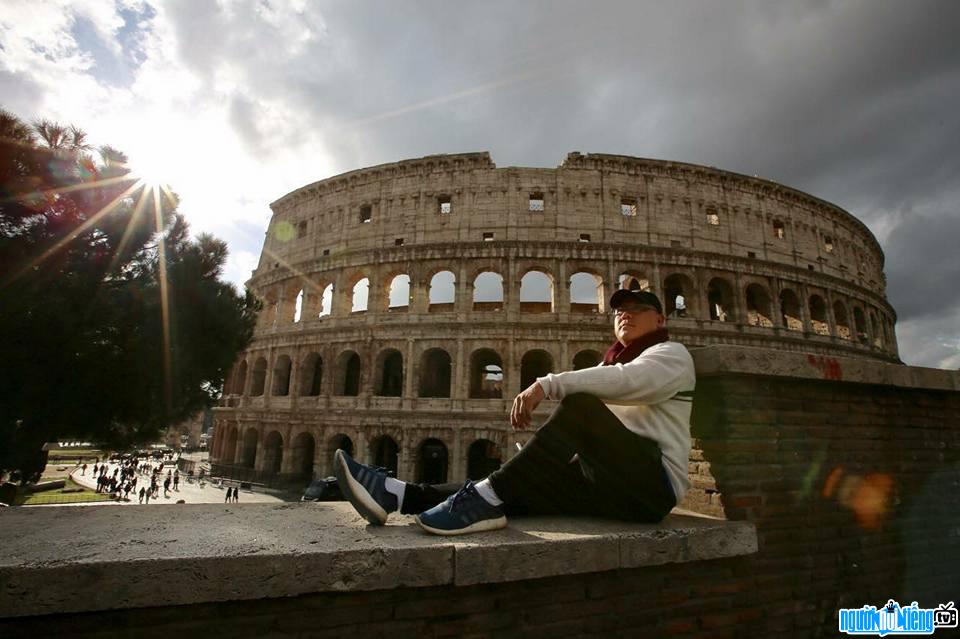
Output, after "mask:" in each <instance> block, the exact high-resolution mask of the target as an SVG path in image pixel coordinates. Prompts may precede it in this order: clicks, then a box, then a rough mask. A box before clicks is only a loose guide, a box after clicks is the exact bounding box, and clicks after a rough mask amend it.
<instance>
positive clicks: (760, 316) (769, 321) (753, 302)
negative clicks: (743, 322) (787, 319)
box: [746, 283, 773, 328]
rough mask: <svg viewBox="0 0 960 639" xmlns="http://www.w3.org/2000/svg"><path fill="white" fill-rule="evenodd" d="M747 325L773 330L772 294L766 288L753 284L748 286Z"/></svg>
mask: <svg viewBox="0 0 960 639" xmlns="http://www.w3.org/2000/svg"><path fill="white" fill-rule="evenodd" d="M746 298H747V323H748V324H749V325H750V326H762V327H764V328H773V315H772V314H771V312H770V293H769V292H768V291H767V289H766V287H764V286H762V285H760V284H757V283H753V284H748V285H747V290H746Z"/></svg>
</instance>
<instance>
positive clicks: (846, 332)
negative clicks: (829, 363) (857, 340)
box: [833, 300, 852, 339]
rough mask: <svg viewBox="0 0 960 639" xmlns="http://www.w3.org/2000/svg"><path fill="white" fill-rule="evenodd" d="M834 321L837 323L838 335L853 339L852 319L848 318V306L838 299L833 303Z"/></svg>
mask: <svg viewBox="0 0 960 639" xmlns="http://www.w3.org/2000/svg"><path fill="white" fill-rule="evenodd" d="M833 321H834V322H836V325H837V336H838V337H841V338H842V339H851V338H852V336H851V334H850V320H849V319H848V318H847V307H846V306H844V305H843V302H841V301H840V300H837V301H836V302H834V303H833Z"/></svg>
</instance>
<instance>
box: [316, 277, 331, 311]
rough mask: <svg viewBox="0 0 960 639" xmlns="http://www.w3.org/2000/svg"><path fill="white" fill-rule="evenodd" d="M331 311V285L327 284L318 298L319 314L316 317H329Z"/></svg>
mask: <svg viewBox="0 0 960 639" xmlns="http://www.w3.org/2000/svg"><path fill="white" fill-rule="evenodd" d="M332 310H333V284H327V286H326V288H324V289H323V295H321V296H320V314H319V315H317V317H324V316H326V315H329V314H330V312H331V311H332Z"/></svg>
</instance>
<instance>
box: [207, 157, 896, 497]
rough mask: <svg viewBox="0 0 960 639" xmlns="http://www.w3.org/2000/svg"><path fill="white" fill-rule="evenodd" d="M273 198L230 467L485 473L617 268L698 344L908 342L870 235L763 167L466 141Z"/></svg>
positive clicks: (445, 476) (585, 354) (285, 471)
mask: <svg viewBox="0 0 960 639" xmlns="http://www.w3.org/2000/svg"><path fill="white" fill-rule="evenodd" d="M271 208H272V209H273V218H272V219H271V221H270V225H269V228H268V230H267V234H266V239H265V241H264V247H263V253H262V255H261V258H260V263H259V266H258V267H257V269H256V271H254V273H253V276H252V277H251V279H250V281H249V283H248V285H249V287H250V288H251V289H252V290H253V291H254V292H255V293H256V294H257V295H258V296H260V298H262V300H263V302H264V307H263V311H262V313H261V315H260V321H259V323H258V326H257V329H256V333H255V336H254V340H253V343H252V344H251V346H250V348H249V349H248V350H247V352H246V353H244V354H243V355H242V358H241V359H240V361H238V363H237V364H236V366H235V368H234V370H233V372H232V374H231V376H230V378H229V379H228V381H227V385H226V389H225V394H224V397H223V399H222V400H221V403H220V406H219V407H218V408H217V410H216V414H215V417H216V431H215V432H216V435H215V437H214V443H213V449H212V451H211V461H212V463H213V465H214V469H215V472H221V473H223V474H225V475H228V476H233V477H238V478H244V479H246V480H249V481H261V482H266V483H272V482H273V481H277V480H279V481H288V482H290V481H297V482H303V481H305V480H307V479H309V478H310V477H319V476H326V475H327V474H329V473H330V472H331V458H332V453H333V451H334V450H335V449H336V448H338V447H344V448H347V449H350V450H352V451H353V453H354V455H356V456H357V457H359V458H360V459H361V460H363V461H365V462H371V463H375V464H378V465H381V466H386V467H390V468H393V469H395V470H397V473H398V476H400V477H403V478H412V479H416V480H418V481H430V482H437V481H444V480H450V481H455V480H460V479H463V478H465V477H467V476H469V477H471V478H478V477H481V476H484V475H486V474H487V473H488V472H489V471H490V470H491V469H493V468H496V467H497V465H498V464H499V463H500V461H501V460H503V459H507V458H508V457H509V456H510V455H511V454H512V452H513V451H514V446H515V444H516V443H517V442H521V443H522V441H523V438H524V437H525V436H526V435H525V434H518V433H515V432H512V431H511V429H510V427H509V424H508V421H507V413H508V410H509V406H510V403H511V400H512V398H513V397H514V396H515V395H516V394H517V393H518V392H519V391H520V390H521V389H523V388H525V387H526V386H527V385H528V384H530V383H531V382H532V381H533V380H534V379H535V378H536V377H537V376H539V375H542V374H544V373H546V372H548V371H554V372H556V371H564V370H571V369H576V368H582V367H585V366H593V365H595V364H597V362H598V361H599V359H600V357H601V355H602V353H603V352H604V351H605V350H606V348H607V347H608V345H609V344H610V342H611V340H612V329H611V322H612V319H611V318H610V316H609V314H608V312H607V311H608V309H607V307H606V301H607V299H608V298H609V296H610V294H611V293H612V291H613V290H615V289H616V288H617V287H621V286H629V285H633V286H636V285H639V286H641V287H644V288H649V289H650V290H652V291H654V292H655V293H657V294H658V295H659V296H660V297H661V299H662V300H664V304H665V310H666V312H667V314H668V322H667V324H668V328H669V329H670V332H671V335H672V337H673V338H674V339H676V340H679V341H681V342H683V343H684V344H686V345H687V346H688V347H691V348H693V347H697V346H704V345H709V344H736V345H743V346H765V347H774V348H776V349H780V350H783V351H802V352H806V353H811V354H817V355H845V356H855V357H862V358H871V359H875V360H885V361H892V362H898V361H899V359H898V356H897V344H896V338H895V335H894V323H895V313H894V310H893V308H892V307H891V306H890V304H888V303H887V300H886V296H885V278H884V274H883V253H882V251H881V249H880V246H879V244H878V243H877V240H876V239H875V238H874V236H873V235H872V234H871V233H870V231H869V230H868V229H867V227H866V226H864V224H863V223H861V222H860V221H859V220H857V219H856V218H855V217H854V216H852V215H851V214H849V213H847V212H846V211H844V210H843V209H841V208H839V207H837V206H834V205H833V204H830V203H829V202H825V201H823V200H820V199H817V198H816V197H813V196H810V195H807V194H806V193H802V192H800V191H797V190H795V189H792V188H789V187H786V186H783V185H780V184H776V183H773V182H770V181H768V180H764V179H760V178H756V177H749V176H746V175H740V174H736V173H730V172H727V171H722V170H718V169H715V168H712V167H705V166H696V165H691V164H683V163H679V162H669V161H660V160H649V159H643V158H634V157H625V156H616V155H603V154H588V155H582V154H580V153H570V154H569V155H568V156H567V159H566V160H565V161H564V162H563V164H562V165H561V166H560V167H558V168H556V169H541V168H524V167H507V168H497V167H496V166H495V165H494V164H493V162H492V161H491V159H490V156H489V154H488V153H466V154H458V155H439V156H430V157H425V158H421V159H416V160H405V161H402V162H396V163H393V164H384V165H380V166H375V167H371V168H366V169H360V170H357V171H351V172H349V173H345V174H343V175H338V176H335V177H331V178H328V179H325V180H321V181H319V182H316V183H313V184H309V185H307V186H304V187H302V188H300V189H297V190H296V191H293V192H292V193H289V194H287V195H285V196H283V197H282V198H280V199H279V200H277V201H276V202H274V203H273V204H272V205H271ZM678 304H680V305H682V306H685V309H684V310H678V308H677V306H678Z"/></svg>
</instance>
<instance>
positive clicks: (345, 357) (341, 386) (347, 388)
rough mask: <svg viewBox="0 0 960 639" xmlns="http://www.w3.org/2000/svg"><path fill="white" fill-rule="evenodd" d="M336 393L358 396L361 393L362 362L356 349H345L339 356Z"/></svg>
mask: <svg viewBox="0 0 960 639" xmlns="http://www.w3.org/2000/svg"><path fill="white" fill-rule="evenodd" d="M336 370H337V376H336V388H335V389H334V394H335V395H341V396H346V397H356V396H357V395H359V394H360V375H361V364H360V356H359V355H357V352H356V351H353V350H345V351H343V352H342V353H340V355H339V356H338V357H337V368H336Z"/></svg>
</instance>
